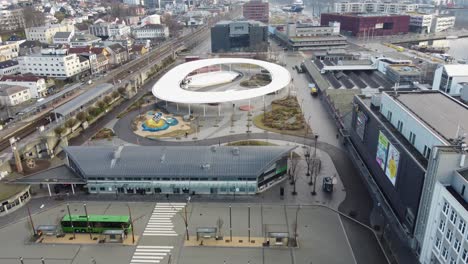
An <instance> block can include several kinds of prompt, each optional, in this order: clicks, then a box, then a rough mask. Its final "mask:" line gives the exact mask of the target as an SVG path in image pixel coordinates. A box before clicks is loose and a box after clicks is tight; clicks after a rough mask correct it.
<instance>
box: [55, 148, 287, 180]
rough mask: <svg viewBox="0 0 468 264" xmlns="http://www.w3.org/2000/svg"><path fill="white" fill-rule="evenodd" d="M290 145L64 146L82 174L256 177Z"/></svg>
mask: <svg viewBox="0 0 468 264" xmlns="http://www.w3.org/2000/svg"><path fill="white" fill-rule="evenodd" d="M292 149H293V148H291V147H276V146H275V147H270V146H263V147H226V146H223V147H209V146H196V147H193V146H190V147H181V146H177V147H149V146H120V147H113V146H99V147H89V146H86V147H82V146H69V147H66V148H65V149H64V150H65V153H66V154H67V156H68V157H69V159H70V160H71V161H73V162H74V163H75V164H76V165H77V168H78V169H79V170H80V171H81V172H82V174H83V175H84V176H85V177H105V176H112V177H130V178H134V177H145V176H146V177H147V176H150V177H177V178H179V177H189V176H191V177H210V176H211V177H256V176H258V175H260V174H261V173H262V172H263V171H264V170H266V169H267V167H269V166H270V164H271V163H272V162H274V161H276V159H278V158H280V157H282V156H284V155H287V153H288V152H289V151H291V150H292Z"/></svg>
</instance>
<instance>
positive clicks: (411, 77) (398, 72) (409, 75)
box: [386, 64, 422, 85]
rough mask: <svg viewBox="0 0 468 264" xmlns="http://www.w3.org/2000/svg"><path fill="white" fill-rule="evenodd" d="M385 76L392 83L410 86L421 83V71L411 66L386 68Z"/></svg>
mask: <svg viewBox="0 0 468 264" xmlns="http://www.w3.org/2000/svg"><path fill="white" fill-rule="evenodd" d="M386 75H387V77H388V79H390V80H391V81H392V82H393V83H397V84H399V85H411V84H413V83H419V82H421V77H422V72H421V70H420V69H419V68H418V67H416V66H415V65H412V64H407V65H401V64H393V65H388V66H387V67H386Z"/></svg>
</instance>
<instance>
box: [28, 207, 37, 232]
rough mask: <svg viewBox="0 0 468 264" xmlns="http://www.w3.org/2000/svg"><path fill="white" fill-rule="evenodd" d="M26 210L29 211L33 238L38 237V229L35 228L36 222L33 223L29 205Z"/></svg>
mask: <svg viewBox="0 0 468 264" xmlns="http://www.w3.org/2000/svg"><path fill="white" fill-rule="evenodd" d="M26 208H27V209H28V216H29V222H30V223H31V228H32V231H33V236H36V228H34V222H33V219H32V215H31V210H30V209H29V205H26Z"/></svg>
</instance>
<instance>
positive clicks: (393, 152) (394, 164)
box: [385, 144, 400, 186]
mask: <svg viewBox="0 0 468 264" xmlns="http://www.w3.org/2000/svg"><path fill="white" fill-rule="evenodd" d="M399 162H400V152H399V151H398V150H397V149H396V148H395V147H394V146H393V145H392V144H390V147H389V148H388V155H387V168H386V169H385V175H387V178H388V179H389V180H390V182H391V183H392V184H393V186H395V182H396V176H397V173H398V164H399Z"/></svg>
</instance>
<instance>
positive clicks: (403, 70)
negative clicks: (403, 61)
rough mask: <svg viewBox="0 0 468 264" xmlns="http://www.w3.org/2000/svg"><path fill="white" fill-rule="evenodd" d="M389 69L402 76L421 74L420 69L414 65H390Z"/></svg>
mask: <svg viewBox="0 0 468 264" xmlns="http://www.w3.org/2000/svg"><path fill="white" fill-rule="evenodd" d="M387 67H389V68H390V69H392V70H394V71H396V72H398V73H399V74H400V75H415V74H418V75H419V74H421V71H420V70H419V68H418V67H416V66H414V65H399V64H391V65H388V66H387Z"/></svg>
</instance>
